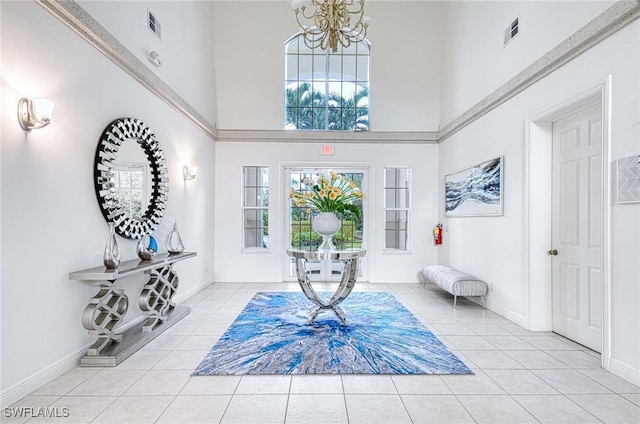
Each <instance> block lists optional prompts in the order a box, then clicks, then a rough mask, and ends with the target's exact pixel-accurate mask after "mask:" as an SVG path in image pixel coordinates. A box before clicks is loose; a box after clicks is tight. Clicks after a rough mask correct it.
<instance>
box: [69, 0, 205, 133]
mask: <svg viewBox="0 0 640 424" xmlns="http://www.w3.org/2000/svg"><path fill="white" fill-rule="evenodd" d="M78 4H79V5H80V6H81V7H82V8H83V9H84V10H85V11H87V13H89V14H90V15H91V16H92V17H93V18H94V19H96V20H97V21H98V22H100V24H101V25H102V26H103V27H104V28H105V29H106V30H107V31H109V33H111V34H112V35H113V36H114V37H115V38H116V39H117V40H118V41H120V42H121V43H122V44H124V45H125V46H127V48H128V49H129V50H130V51H131V52H132V53H133V54H134V55H135V56H136V57H137V58H138V59H140V61H142V63H144V64H145V65H146V66H147V67H148V68H149V69H151V70H152V71H153V72H155V73H156V74H157V75H158V76H159V77H160V78H162V80H163V81H164V82H165V83H167V84H168V85H169V86H171V88H173V90H175V91H176V93H178V95H180V96H181V97H182V98H183V99H185V100H186V101H187V102H188V103H189V104H190V105H191V106H192V107H193V108H195V109H196V110H197V111H198V112H199V113H200V114H201V115H202V116H203V117H204V118H205V119H206V120H208V121H209V122H210V123H212V124H214V125H215V123H216V121H217V110H216V101H215V100H216V90H215V81H216V78H215V73H214V55H213V50H212V45H213V40H212V38H213V32H212V30H211V25H212V24H213V2H212V1H130V2H126V5H124V2H120V3H118V5H117V7H114V3H113V2H112V1H79V2H78ZM123 6H124V7H123ZM123 10H126V11H125V12H124V13H123ZM147 10H149V11H150V12H151V13H152V14H153V15H154V16H155V17H156V19H157V20H158V22H160V25H161V39H158V37H157V36H156V35H155V34H154V33H152V32H151V31H150V30H149V29H148V28H147ZM185 23H186V24H185ZM203 34H204V36H203ZM149 51H156V52H158V53H159V54H160V58H161V60H162V65H161V66H160V67H157V66H155V65H153V64H151V62H149V60H148V59H147V52H149Z"/></svg>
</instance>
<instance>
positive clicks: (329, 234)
mask: <svg viewBox="0 0 640 424" xmlns="http://www.w3.org/2000/svg"><path fill="white" fill-rule="evenodd" d="M341 226H342V222H340V218H338V216H337V215H336V214H335V213H334V212H320V213H318V216H316V218H315V219H314V220H313V231H315V232H316V233H318V234H320V235H321V236H322V244H320V246H319V247H318V250H322V251H327V250H336V247H335V246H334V245H333V239H332V238H333V235H334V234H335V233H337V232H338V231H340V227H341Z"/></svg>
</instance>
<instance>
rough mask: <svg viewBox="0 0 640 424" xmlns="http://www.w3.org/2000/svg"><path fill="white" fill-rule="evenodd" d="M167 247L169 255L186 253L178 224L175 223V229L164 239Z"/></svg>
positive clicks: (172, 228)
mask: <svg viewBox="0 0 640 424" xmlns="http://www.w3.org/2000/svg"><path fill="white" fill-rule="evenodd" d="M164 243H165V246H167V252H169V253H182V252H184V243H183V242H182V237H180V232H179V231H178V223H177V222H176V221H173V227H171V229H170V230H169V232H168V233H167V236H166V237H165V239H164Z"/></svg>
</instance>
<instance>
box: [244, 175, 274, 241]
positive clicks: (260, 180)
mask: <svg viewBox="0 0 640 424" xmlns="http://www.w3.org/2000/svg"><path fill="white" fill-rule="evenodd" d="M242 177H243V178H242V180H243V183H242V184H243V190H242V218H243V219H242V222H243V249H268V248H269V167H268V166H244V167H242Z"/></svg>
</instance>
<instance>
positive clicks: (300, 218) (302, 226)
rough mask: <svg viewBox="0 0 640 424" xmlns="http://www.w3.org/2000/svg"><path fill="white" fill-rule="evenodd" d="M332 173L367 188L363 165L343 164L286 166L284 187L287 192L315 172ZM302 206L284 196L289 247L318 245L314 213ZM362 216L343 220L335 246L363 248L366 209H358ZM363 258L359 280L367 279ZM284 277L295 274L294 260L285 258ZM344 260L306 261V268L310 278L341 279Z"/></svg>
mask: <svg viewBox="0 0 640 424" xmlns="http://www.w3.org/2000/svg"><path fill="white" fill-rule="evenodd" d="M331 172H335V173H337V174H345V175H346V176H347V177H349V178H350V179H352V180H353V181H354V182H356V183H357V184H359V186H360V188H361V189H363V191H366V175H367V169H363V168H346V167H328V166H327V167H287V168H285V178H284V181H285V184H286V187H285V190H286V193H288V192H289V189H290V188H296V189H300V188H301V187H302V185H301V182H302V181H303V179H305V178H311V177H312V176H314V175H317V174H323V175H324V176H327V177H328V176H329V175H330V173H331ZM306 209H307V208H306V207H305V208H296V207H294V206H293V205H292V202H291V201H290V200H289V199H288V198H287V207H286V210H287V218H288V220H287V225H285V232H286V234H285V238H284V239H285V241H286V246H288V247H287V248H288V249H298V250H313V249H317V248H318V245H319V241H320V240H319V236H318V235H317V234H315V232H313V229H312V226H311V224H312V221H313V213H312V214H309V213H308V212H307V211H306ZM360 212H361V215H360V216H361V218H360V219H358V220H354V219H353V218H349V219H343V220H342V229H341V231H340V232H339V234H338V235H337V236H336V238H334V244H335V245H336V247H337V248H338V249H357V248H365V246H366V244H365V243H366V236H365V232H364V220H365V219H366V216H365V212H364V210H363V209H362V208H361V211H360ZM365 260H366V257H365V258H362V259H360V261H361V263H360V267H359V275H358V278H359V279H363V278H365V279H366V276H365V275H364V269H365V268H366V267H365V266H364V264H365V262H364V261H365ZM286 261H287V264H286V270H287V274H286V276H287V279H293V278H294V277H295V275H296V271H295V259H293V258H290V257H288V256H287V257H286ZM342 267H343V263H342V262H341V261H308V263H307V271H308V273H309V279H310V280H311V281H340V277H341V275H342Z"/></svg>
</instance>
